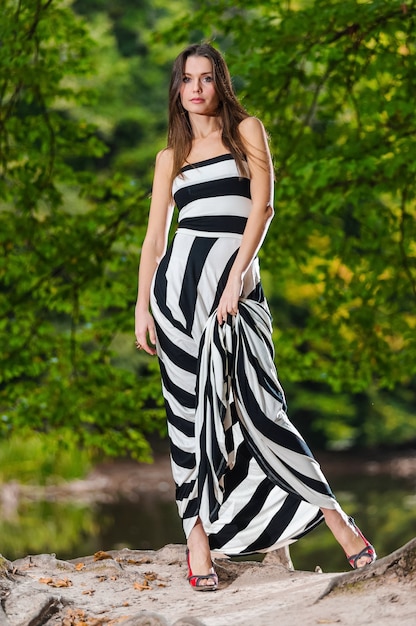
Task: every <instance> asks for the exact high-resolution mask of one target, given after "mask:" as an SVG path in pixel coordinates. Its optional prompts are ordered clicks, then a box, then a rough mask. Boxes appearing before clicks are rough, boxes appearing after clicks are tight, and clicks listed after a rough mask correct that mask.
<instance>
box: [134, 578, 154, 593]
mask: <svg viewBox="0 0 416 626" xmlns="http://www.w3.org/2000/svg"><path fill="white" fill-rule="evenodd" d="M133 588H134V589H138V590H139V591H150V590H151V586H150V585H149V583H148V582H147V580H145V581H144V583H143V584H142V585H141V584H140V583H134V584H133Z"/></svg>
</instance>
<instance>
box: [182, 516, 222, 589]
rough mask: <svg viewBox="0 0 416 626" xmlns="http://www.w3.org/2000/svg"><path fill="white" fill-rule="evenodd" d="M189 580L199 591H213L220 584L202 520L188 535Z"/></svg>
mask: <svg viewBox="0 0 416 626" xmlns="http://www.w3.org/2000/svg"><path fill="white" fill-rule="evenodd" d="M187 564H188V580H189V583H190V585H191V586H192V587H193V588H194V589H195V590H197V591H202V590H203V591H205V589H204V587H207V589H206V590H207V591H208V589H209V591H213V590H215V589H216V588H217V586H218V578H217V575H216V574H215V572H214V570H213V567H212V560H211V551H210V548H209V543H208V537H207V535H206V533H205V531H204V529H203V526H202V524H201V522H200V520H198V521H197V523H196V524H195V526H194V527H193V529H192V531H191V533H190V535H189V537H188V548H187ZM194 572H195V573H194Z"/></svg>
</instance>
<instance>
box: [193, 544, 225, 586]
mask: <svg viewBox="0 0 416 626" xmlns="http://www.w3.org/2000/svg"><path fill="white" fill-rule="evenodd" d="M186 561H187V564H188V581H189V584H190V585H191V587H193V589H194V590H195V591H216V590H217V587H218V576H217V574H216V573H215V570H214V568H213V567H211V568H210V570H209V573H208V574H193V573H192V568H191V565H190V552H189V550H188V549H187V550H186Z"/></svg>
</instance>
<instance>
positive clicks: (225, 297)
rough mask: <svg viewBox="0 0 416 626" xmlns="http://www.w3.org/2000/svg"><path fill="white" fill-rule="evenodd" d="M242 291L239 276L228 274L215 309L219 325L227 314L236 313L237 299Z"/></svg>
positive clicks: (241, 281) (225, 319)
mask: <svg viewBox="0 0 416 626" xmlns="http://www.w3.org/2000/svg"><path fill="white" fill-rule="evenodd" d="M242 291H243V279H242V278H241V276H234V277H232V276H230V277H229V278H228V281H227V284H226V286H225V289H224V291H223V293H222V296H221V299H220V301H219V304H218V309H217V320H218V323H219V324H220V325H222V324H223V323H224V322H226V321H227V317H228V315H237V312H238V301H239V299H240V296H241V293H242Z"/></svg>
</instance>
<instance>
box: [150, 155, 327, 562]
mask: <svg viewBox="0 0 416 626" xmlns="http://www.w3.org/2000/svg"><path fill="white" fill-rule="evenodd" d="M173 193H174V199H175V202H176V205H177V207H178V210H179V222H178V229H177V232H176V234H175V236H174V239H173V241H172V243H171V245H170V246H169V248H168V250H167V252H166V254H165V256H164V257H163V258H162V260H161V262H160V264H159V267H158V269H157V271H156V274H155V278H154V282H153V290H152V297H151V306H152V313H153V316H154V319H155V323H156V330H157V350H158V357H159V363H160V369H161V375H162V387H163V395H164V398H165V404H166V412H167V419H168V432H169V438H170V444H171V461H172V471H173V477H174V480H175V483H176V499H177V504H178V509H179V514H180V516H181V518H182V520H183V527H184V532H185V535H186V536H187V537H188V535H189V533H190V532H191V530H192V528H193V526H194V524H195V522H196V520H197V518H198V517H200V518H201V520H202V523H203V525H204V528H205V531H206V532H207V534H208V536H209V541H210V546H211V548H212V549H215V550H220V551H221V552H224V553H226V554H230V555H237V554H248V553H252V552H267V551H268V550H272V549H276V548H278V547H281V546H283V545H287V544H289V543H292V542H293V541H295V540H296V539H298V538H299V537H301V536H303V535H304V534H305V533H306V532H308V531H309V530H311V529H312V528H314V527H315V526H316V525H317V524H318V523H319V522H320V521H321V520H322V514H321V512H320V508H321V507H325V508H330V509H336V508H339V505H338V503H337V502H336V500H335V498H334V496H333V494H332V493H331V490H330V488H329V486H328V483H327V481H326V480H325V477H324V476H323V474H322V472H321V470H320V467H319V465H318V463H317V462H316V460H315V459H314V458H313V456H312V454H311V452H310V450H309V449H308V447H307V445H306V444H305V442H304V440H303V439H302V437H301V435H300V434H299V432H298V431H297V430H296V428H295V427H294V426H293V425H292V424H291V422H290V421H289V419H288V417H287V415H286V402H285V397H284V393H283V390H282V388H281V385H280V383H279V380H278V378H277V374H276V369H275V366H274V361H273V359H274V351H273V344H272V339H271V334H272V328H271V320H270V313H269V309H268V306H267V302H266V300H265V298H264V295H263V291H262V288H261V283H260V273H259V264H258V259H255V260H254V261H253V263H252V265H251V267H250V269H249V270H248V271H247V273H246V275H245V278H244V287H243V293H242V297H241V301H240V304H239V311H238V314H237V315H236V316H235V317H231V316H230V317H229V319H228V321H227V323H225V324H223V325H221V326H220V325H219V324H218V322H217V319H216V315H215V311H216V307H217V306H218V302H219V299H220V297H221V293H222V291H223V289H224V287H225V284H226V282H227V277H228V273H229V271H230V268H231V266H232V264H233V261H234V258H235V256H236V254H237V252H238V248H239V245H240V243H241V238H242V235H243V232H244V228H245V224H246V221H247V217H248V215H249V212H250V208H251V199H250V181H249V179H248V178H246V177H242V176H240V175H239V173H238V170H237V166H236V163H235V161H234V159H233V157H232V156H231V155H230V154H224V155H222V156H219V157H216V158H213V159H207V160H205V161H201V162H199V163H195V164H193V165H189V166H186V167H184V168H183V170H182V176H179V177H177V178H176V179H175V181H174V188H173Z"/></svg>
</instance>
